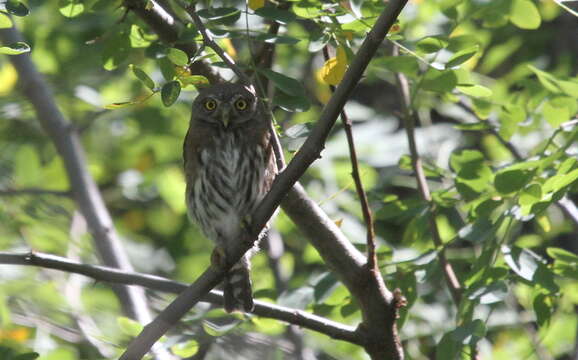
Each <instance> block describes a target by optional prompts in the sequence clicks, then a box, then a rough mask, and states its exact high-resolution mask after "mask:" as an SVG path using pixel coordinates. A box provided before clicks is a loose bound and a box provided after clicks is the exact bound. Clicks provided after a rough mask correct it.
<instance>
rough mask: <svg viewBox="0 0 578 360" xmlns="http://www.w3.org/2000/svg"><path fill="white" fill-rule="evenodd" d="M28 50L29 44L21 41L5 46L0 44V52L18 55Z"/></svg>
mask: <svg viewBox="0 0 578 360" xmlns="http://www.w3.org/2000/svg"><path fill="white" fill-rule="evenodd" d="M27 52H30V46H28V44H26V43H23V42H17V43H13V44H10V45H6V46H0V54H6V55H20V54H24V53H27Z"/></svg>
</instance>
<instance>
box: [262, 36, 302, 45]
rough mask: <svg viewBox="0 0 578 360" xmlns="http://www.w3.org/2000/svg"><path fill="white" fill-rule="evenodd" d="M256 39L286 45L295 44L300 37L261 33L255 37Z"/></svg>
mask: <svg viewBox="0 0 578 360" xmlns="http://www.w3.org/2000/svg"><path fill="white" fill-rule="evenodd" d="M254 40H255V41H262V42H265V43H268V44H281V45H282V44H286V45H295V44H297V43H298V42H299V41H301V40H299V39H297V38H294V37H291V36H283V35H273V34H259V35H257V36H256V37H255V38H254Z"/></svg>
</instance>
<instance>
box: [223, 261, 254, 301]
mask: <svg viewBox="0 0 578 360" xmlns="http://www.w3.org/2000/svg"><path fill="white" fill-rule="evenodd" d="M249 270H250V265H249V259H248V258H246V257H243V258H242V259H241V261H239V262H238V263H236V264H235V265H233V267H232V268H231V270H229V272H228V273H227V275H225V281H224V285H225V286H224V288H223V295H224V297H225V311H227V312H233V311H235V310H240V311H245V312H251V311H253V308H254V305H253V289H252V285H251V277H250V275H249Z"/></svg>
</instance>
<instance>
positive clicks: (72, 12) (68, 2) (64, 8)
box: [58, 0, 84, 18]
mask: <svg viewBox="0 0 578 360" xmlns="http://www.w3.org/2000/svg"><path fill="white" fill-rule="evenodd" d="M58 11H59V12H60V13H61V14H62V15H63V16H65V17H67V18H73V17H76V16H78V15H80V14H82V13H83V12H84V4H83V3H81V2H80V1H78V0H61V1H60V3H59V8H58Z"/></svg>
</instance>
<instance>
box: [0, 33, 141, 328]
mask: <svg viewBox="0 0 578 360" xmlns="http://www.w3.org/2000/svg"><path fill="white" fill-rule="evenodd" d="M0 39H2V41H3V42H5V43H8V44H9V43H14V42H18V41H22V36H21V34H20V33H19V32H18V30H17V29H16V28H14V27H13V28H8V29H1V30H0ZM8 58H9V60H10V61H11V62H12V64H13V65H14V67H15V68H16V71H17V72H18V79H19V84H20V86H21V90H22V92H23V93H24V95H25V96H26V97H27V98H28V100H29V101H30V102H31V103H32V105H33V107H34V110H35V112H36V116H37V118H38V121H39V122H40V124H41V125H42V127H43V128H44V130H45V131H46V133H47V134H48V135H49V136H50V137H51V139H52V141H53V142H54V145H55V146H56V149H57V150H58V153H59V154H60V156H61V157H62V159H63V161H64V165H65V167H66V173H67V176H68V180H69V183H70V185H71V190H72V194H73V195H74V198H75V200H76V203H77V205H78V207H79V208H80V211H81V212H82V214H83V216H84V218H85V219H86V221H87V223H88V225H89V228H90V231H91V234H92V236H93V239H94V244H95V248H96V249H97V251H98V254H99V256H100V258H101V260H102V262H103V263H104V264H106V265H107V266H110V267H114V268H119V269H123V270H127V271H131V270H132V266H131V265H130V262H129V260H128V257H127V255H126V253H125V251H124V249H123V248H122V245H121V243H120V239H119V237H118V234H117V232H116V230H115V228H114V225H113V223H112V219H111V217H110V214H109V212H108V210H107V209H106V206H105V205H104V201H103V199H102V196H101V194H100V192H99V190H98V187H97V186H96V183H95V182H94V179H93V178H92V176H91V175H90V173H89V172H88V168H87V165H86V159H85V155H84V150H83V149H82V146H81V144H80V139H79V138H78V135H77V134H76V132H75V130H74V128H73V126H72V125H71V124H70V123H69V122H68V121H67V120H66V119H65V118H64V116H63V115H62V113H61V112H60V110H59V109H58V107H57V106H56V103H55V101H54V98H53V96H52V93H51V91H50V90H49V88H48V85H47V84H46V82H45V81H44V79H43V78H42V75H41V74H40V73H39V72H38V70H37V69H36V67H35V66H34V64H33V63H32V60H31V59H30V54H21V55H14V56H8ZM114 290H115V292H116V293H117V295H118V296H119V298H120V300H121V304H122V305H123V309H124V311H125V314H127V315H128V316H130V317H132V318H134V319H136V320H138V321H139V322H141V323H146V322H148V321H150V319H151V316H150V313H149V310H148V306H147V304H146V299H145V296H144V292H143V291H142V289H136V288H129V287H126V286H116V287H114Z"/></svg>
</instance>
